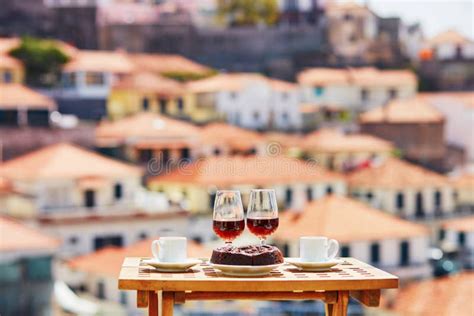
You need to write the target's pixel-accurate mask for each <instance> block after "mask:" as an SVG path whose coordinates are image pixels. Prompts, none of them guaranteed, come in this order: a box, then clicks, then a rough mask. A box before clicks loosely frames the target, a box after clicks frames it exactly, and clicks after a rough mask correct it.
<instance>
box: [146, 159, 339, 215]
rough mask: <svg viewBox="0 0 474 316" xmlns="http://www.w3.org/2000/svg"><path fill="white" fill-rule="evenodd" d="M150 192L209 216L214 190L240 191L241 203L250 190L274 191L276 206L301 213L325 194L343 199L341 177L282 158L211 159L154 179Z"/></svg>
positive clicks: (316, 166) (308, 164) (150, 185)
mask: <svg viewBox="0 0 474 316" xmlns="http://www.w3.org/2000/svg"><path fill="white" fill-rule="evenodd" d="M148 185H149V187H150V189H152V190H155V191H162V192H164V193H165V194H166V195H167V196H169V198H170V199H171V200H174V199H175V200H184V201H186V203H187V205H188V209H189V210H190V211H192V212H200V213H207V214H209V213H210V211H211V210H212V208H213V206H214V197H215V193H216V190H217V189H234V190H241V191H242V196H243V199H244V201H246V200H247V199H248V196H249V193H250V189H253V188H260V187H265V188H267V187H268V188H273V189H275V190H276V195H277V199H278V204H279V205H280V206H281V207H284V208H294V209H301V208H302V207H303V205H304V204H305V203H306V202H307V201H311V200H313V199H318V198H320V197H322V196H324V195H326V194H331V193H333V194H337V195H344V194H345V193H346V186H345V183H344V179H343V178H342V176H341V175H339V174H337V173H333V172H331V171H328V170H325V169H324V168H322V167H320V166H318V165H315V164H311V163H305V162H303V161H299V160H296V159H292V158H286V157H283V156H278V155H276V156H249V157H238V156H235V157H210V158H206V159H203V160H199V161H196V162H194V163H191V164H189V165H187V166H185V167H183V168H181V169H180V170H175V171H172V172H170V173H168V174H164V175H160V176H156V177H153V178H151V179H150V180H149V182H148Z"/></svg>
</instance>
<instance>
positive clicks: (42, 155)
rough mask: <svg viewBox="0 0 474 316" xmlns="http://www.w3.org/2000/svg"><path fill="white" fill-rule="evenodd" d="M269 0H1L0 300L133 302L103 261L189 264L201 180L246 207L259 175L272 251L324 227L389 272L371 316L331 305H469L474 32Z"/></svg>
mask: <svg viewBox="0 0 474 316" xmlns="http://www.w3.org/2000/svg"><path fill="white" fill-rule="evenodd" d="M217 2H219V1H217ZM269 2H270V3H273V2H274V3H275V8H274V10H275V12H276V13H275V16H265V17H262V19H263V18H265V20H264V21H263V22H262V21H256V22H255V21H247V20H244V21H241V20H239V15H238V14H228V15H225V14H224V13H225V12H224V13H223V9H222V8H221V7H220V6H216V4H215V3H214V1H179V0H164V1H151V0H149V1H133V0H129V1H125V0H109V1H94V0H86V1H81V0H67V1H64V0H44V1H33V0H27V1H11V2H7V3H6V4H5V6H4V7H3V8H2V11H3V13H0V267H1V269H0V314H1V315H5V316H8V315H58V316H60V315H61V316H62V315H64V316H66V315H144V311H143V310H141V309H138V308H137V306H136V299H137V298H136V292H133V291H121V290H119V289H118V287H117V276H118V273H119V271H120V267H121V266H122V262H123V258H124V257H126V256H140V257H147V256H148V257H149V256H150V255H151V254H150V243H151V242H152V240H153V239H156V238H158V237H161V236H186V237H187V238H188V239H189V242H188V245H189V247H188V248H189V249H188V254H189V256H191V257H195V258H209V256H210V253H211V252H212V249H213V248H215V247H216V246H217V245H219V244H220V243H221V241H219V240H218V238H217V236H216V235H215V234H214V233H213V231H212V229H211V227H212V210H213V206H214V200H215V197H216V192H217V190H222V189H232V190H240V192H241V195H242V200H243V203H244V205H247V203H248V201H249V195H250V191H251V190H252V189H259V188H269V189H274V190H275V192H276V197H277V203H278V208H279V212H280V224H279V228H278V230H277V231H276V232H275V233H274V234H273V235H272V236H271V237H270V238H269V243H271V244H274V245H276V246H278V247H279V249H281V250H282V252H283V253H284V255H285V257H287V256H290V257H295V256H297V253H298V244H297V242H298V236H301V235H305V236H310V235H318V236H319V235H321V236H329V237H331V238H334V239H336V240H338V241H339V243H340V244H341V248H340V253H339V256H341V257H354V258H356V259H359V260H362V261H365V262H367V263H369V264H372V265H374V266H376V267H380V268H382V269H384V270H385V271H388V272H390V273H393V274H395V275H397V276H398V277H399V278H400V288H399V289H398V290H387V291H383V292H382V300H381V302H382V305H381V308H380V311H373V310H370V309H369V308H365V307H362V306H361V305H359V304H358V303H357V302H352V301H351V302H350V303H349V315H379V314H378V313H377V312H379V313H380V315H460V316H462V315H472V313H473V312H474V310H473V307H472V306H471V305H472V304H470V303H468V302H470V301H471V300H472V296H473V295H474V286H473V283H474V280H473V271H472V269H474V260H473V258H474V140H473V135H474V130H473V128H474V92H473V91H474V39H473V38H469V37H467V36H466V35H464V34H461V33H460V32H458V31H456V30H445V31H444V32H442V33H440V34H438V35H436V36H434V37H427V36H425V35H424V34H423V30H422V25H420V24H415V25H408V24H405V23H404V21H403V20H402V19H401V18H399V17H381V16H378V15H377V14H376V13H375V12H374V11H372V10H371V8H370V5H369V4H360V3H358V2H352V1H346V2H337V1H325V2H324V3H322V2H321V1H317V0H313V1H307V2H308V3H309V4H308V5H306V6H305V7H304V8H303V7H300V6H299V3H300V2H304V1H297V0H294V1H291V0H285V1H283V0H280V1H269ZM221 11H222V12H221ZM216 17H217V18H216ZM254 22H255V23H254ZM33 56H38V58H37V59H35V58H33ZM256 240H257V239H256V238H255V237H254V236H252V235H251V234H249V233H248V232H244V234H243V235H242V237H240V238H239V239H238V240H236V243H242V244H246V243H250V242H256ZM257 241H258V240H257ZM413 301H417V303H413ZM459 302H463V303H459ZM223 311H226V312H225V313H224V312H223ZM175 312H176V313H177V314H178V315H189V316H191V315H203V316H204V315H205V316H211V315H270V314H272V315H322V314H323V313H324V304H319V305H318V303H316V302H306V301H303V302H300V303H295V302H280V303H277V302H259V303H258V304H254V303H252V302H248V301H247V302H245V301H243V302H237V301H219V302H212V303H205V304H198V303H186V304H184V305H179V306H178V307H177V308H176V310H175Z"/></svg>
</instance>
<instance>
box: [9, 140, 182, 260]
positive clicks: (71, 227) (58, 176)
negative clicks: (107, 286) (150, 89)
mask: <svg viewBox="0 0 474 316" xmlns="http://www.w3.org/2000/svg"><path fill="white" fill-rule="evenodd" d="M0 175H1V176H3V177H4V178H5V179H6V180H7V181H10V182H11V184H12V186H13V188H14V189H15V190H19V191H20V192H22V193H23V194H27V195H28V196H31V197H32V198H30V199H29V201H30V203H22V204H21V206H22V208H19V206H20V205H19V204H15V206H16V208H15V209H14V210H7V212H8V214H10V215H12V216H15V217H19V218H22V220H24V221H26V222H33V223H35V224H36V225H37V226H38V227H40V228H41V229H42V230H43V231H46V232H48V233H51V234H52V235H55V236H57V237H59V238H61V240H62V245H61V248H60V250H61V254H62V255H64V256H71V255H78V254H84V253H88V252H90V251H93V250H97V249H100V248H102V247H105V246H107V245H115V246H125V245H128V244H130V243H132V242H134V241H136V240H139V239H141V238H144V237H146V236H149V235H155V234H162V233H163V232H167V231H169V230H170V229H171V230H173V231H176V233H180V232H181V231H179V230H180V229H183V230H184V229H185V223H186V213H185V212H182V211H180V210H179V209H177V208H171V207H169V206H168V205H167V203H164V204H163V203H161V204H162V205H161V206H160V205H159V204H155V205H152V206H151V207H150V206H148V208H146V207H145V206H143V205H140V203H139V202H138V201H137V198H138V197H139V193H140V191H141V190H142V188H141V176H142V170H141V169H139V168H138V167H135V166H131V165H127V164H125V163H122V162H118V161H114V160H112V159H109V158H106V157H103V156H100V155H98V154H96V153H93V152H89V151H87V150H85V149H81V148H79V147H76V146H73V145H69V144H64V143H61V144H57V145H52V146H48V147H45V148H43V149H40V150H38V151H35V152H32V153H29V154H26V155H24V156H21V157H18V158H15V159H12V160H9V161H7V162H5V163H3V164H2V165H1V166H0ZM151 201H152V200H150V202H151ZM155 203H156V201H155Z"/></svg>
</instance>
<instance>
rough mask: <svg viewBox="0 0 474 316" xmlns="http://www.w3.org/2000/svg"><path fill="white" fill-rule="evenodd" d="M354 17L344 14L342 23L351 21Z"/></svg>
mask: <svg viewBox="0 0 474 316" xmlns="http://www.w3.org/2000/svg"><path fill="white" fill-rule="evenodd" d="M353 18H354V17H353V16H352V15H351V14H348V13H347V14H344V16H343V19H344V21H352V19H353Z"/></svg>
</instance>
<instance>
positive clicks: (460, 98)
mask: <svg viewBox="0 0 474 316" xmlns="http://www.w3.org/2000/svg"><path fill="white" fill-rule="evenodd" d="M418 96H419V97H420V98H424V99H425V100H427V101H428V102H433V101H444V102H443V103H446V106H445V108H446V109H448V107H451V106H456V105H463V106H465V107H466V108H470V109H473V110H474V92H431V93H419V94H418Z"/></svg>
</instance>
